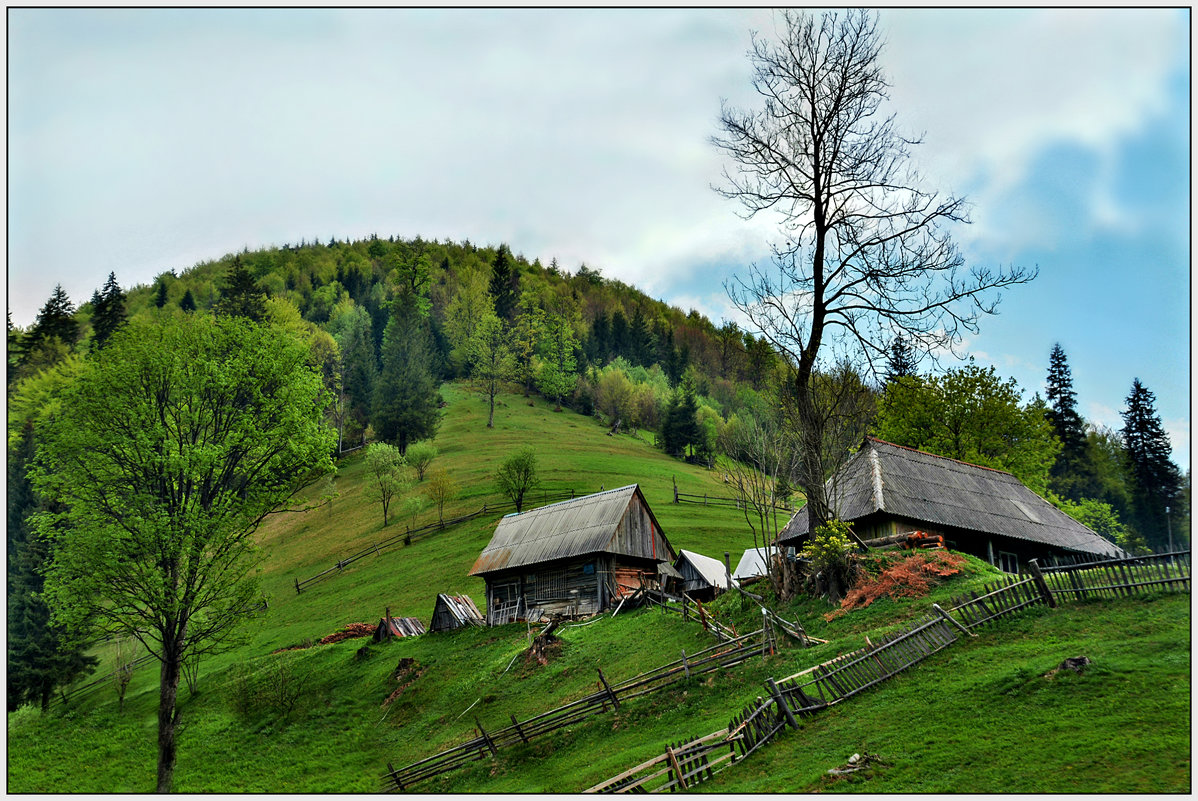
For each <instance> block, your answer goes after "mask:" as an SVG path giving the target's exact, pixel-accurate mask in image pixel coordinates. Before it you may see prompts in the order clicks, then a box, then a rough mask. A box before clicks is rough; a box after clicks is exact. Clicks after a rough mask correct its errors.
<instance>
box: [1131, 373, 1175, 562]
mask: <svg viewBox="0 0 1198 801" xmlns="http://www.w3.org/2000/svg"><path fill="white" fill-rule="evenodd" d="M1126 403H1127V409H1126V410H1125V411H1123V412H1122V416H1123V430H1122V432H1121V433H1122V434H1123V447H1124V449H1125V450H1126V452H1127V460H1128V471H1129V475H1130V478H1131V482H1130V483H1131V495H1132V509H1133V514H1134V520H1135V528H1136V530H1137V531H1138V532H1139V533H1140V535H1141V536H1142V537H1143V538H1144V539H1145V540H1146V541H1147V542H1148V544H1149V546H1151V547H1152V548H1153V549H1154V550H1161V549H1162V548H1164V547H1166V546H1167V545H1168V521H1167V520H1166V513H1165V507H1176V506H1177V497H1178V495H1179V492H1180V489H1181V473H1180V471H1179V470H1178V468H1177V465H1175V464H1173V460H1172V458H1171V453H1172V446H1170V444H1169V438H1168V437H1167V436H1166V435H1165V429H1164V427H1163V426H1162V425H1161V418H1160V416H1159V415H1158V414H1157V412H1156V396H1155V395H1153V393H1152V392H1151V391H1150V390H1149V389H1148V388H1147V387H1145V386H1144V385H1143V384H1141V383H1140V379H1138V378H1137V379H1135V381H1133V382H1132V387H1131V393H1130V394H1128V396H1127V400H1126ZM1175 543H1176V540H1175Z"/></svg>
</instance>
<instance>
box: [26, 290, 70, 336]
mask: <svg viewBox="0 0 1198 801" xmlns="http://www.w3.org/2000/svg"><path fill="white" fill-rule="evenodd" d="M51 337H57V338H58V339H59V340H61V341H62V343H63V344H64V345H66V346H67V347H71V346H73V345H74V344H75V342H76V341H77V340H78V339H79V323H77V322H76V321H75V304H73V303H71V299H70V298H69V297H67V293H66V291H65V290H63V288H62V284H56V285H55V286H54V292H53V293H52V294H51V295H50V297H49V299H48V300H47V301H46V303H45V305H44V306H42V308H41V311H39V312H38V313H37V319H35V320H34V321H33V328H32V329H31V330H30V332H29V345H30V346H31V347H32V346H34V345H36V344H38V343H40V342H42V341H43V340H46V339H50V338H51Z"/></svg>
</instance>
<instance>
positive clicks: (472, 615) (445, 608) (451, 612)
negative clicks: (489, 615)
mask: <svg viewBox="0 0 1198 801" xmlns="http://www.w3.org/2000/svg"><path fill="white" fill-rule="evenodd" d="M484 622H485V620H484V618H483V616H482V613H481V612H479V611H478V607H477V606H475V605H474V601H473V600H472V599H471V598H470V596H469V595H466V594H464V593H463V594H462V595H446V594H445V593H440V594H439V595H437V603H436V605H435V606H433V619H432V622H430V623H429V625H428V630H429V631H452V630H454V629H460V628H462V627H463V626H481V625H483V624H484Z"/></svg>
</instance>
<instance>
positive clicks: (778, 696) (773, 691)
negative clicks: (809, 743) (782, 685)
mask: <svg viewBox="0 0 1198 801" xmlns="http://www.w3.org/2000/svg"><path fill="white" fill-rule="evenodd" d="M765 686H766V687H768V688H769V690H770V695H772V696H774V703H775V704H777V705H778V706H779V707H780V708H781V709H782V714H784V715H786V725H788V726H790V727H791V728H792V729H797V728H799V722H798V721H797V720H795V716H794V713H793V712H791V711H790V707H789V706H787V705H786V698H785V697H783V695H782V691H781V690H779V689H778V685H777V684H776V683H775V682H774V680H773V679H772V678H769V679H766V680H765Z"/></svg>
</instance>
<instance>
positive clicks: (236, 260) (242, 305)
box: [213, 255, 266, 323]
mask: <svg viewBox="0 0 1198 801" xmlns="http://www.w3.org/2000/svg"><path fill="white" fill-rule="evenodd" d="M213 311H214V312H216V313H217V314H222V315H227V316H230V317H244V318H246V319H247V320H250V321H252V322H255V323H260V322H262V321H263V320H265V319H266V293H265V292H263V291H262V289H261V288H260V287H259V286H258V282H257V281H255V280H254V277H253V276H252V275H250V273H249V270H247V269H246V268H245V266H244V265H243V264H242V263H241V256H240V255H237V256H234V257H233V263H232V264H230V265H229V272H228V273H227V274H226V276H225V283H224V285H223V286H222V287H221V288H220V299H219V300H218V301H217V302H216V306H215V307H214V308H213Z"/></svg>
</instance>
